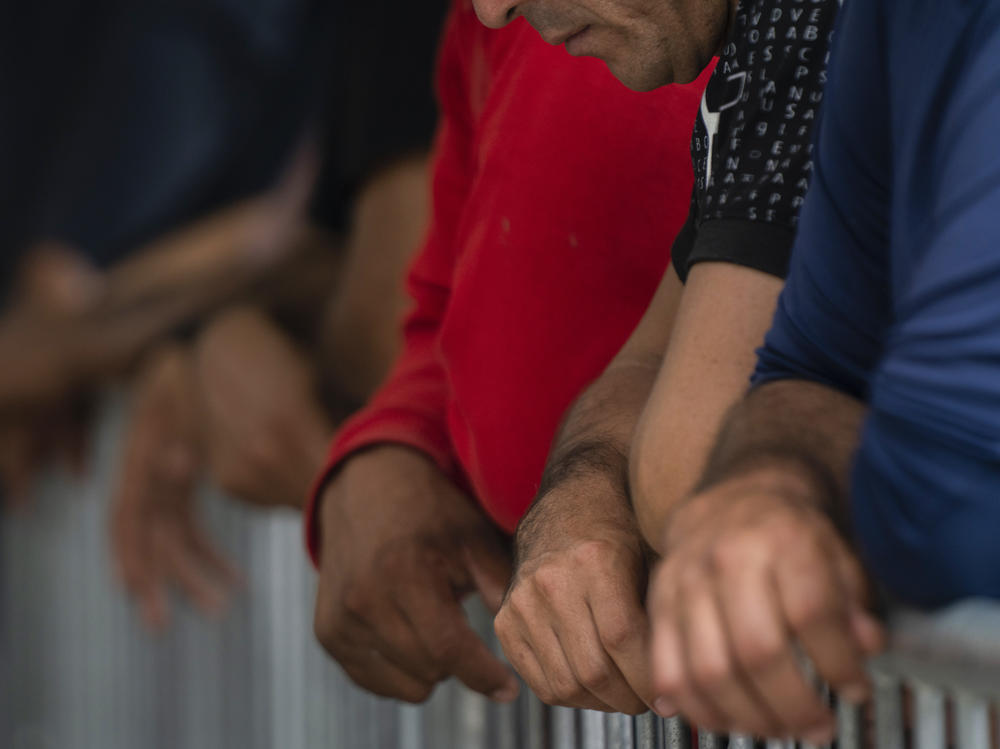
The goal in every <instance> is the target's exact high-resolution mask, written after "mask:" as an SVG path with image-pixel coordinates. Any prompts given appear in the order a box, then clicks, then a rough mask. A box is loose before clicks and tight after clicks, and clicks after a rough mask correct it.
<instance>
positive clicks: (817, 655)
mask: <svg viewBox="0 0 1000 749" xmlns="http://www.w3.org/2000/svg"><path fill="white" fill-rule="evenodd" d="M824 552H827V553H829V550H821V549H817V548H814V547H810V548H809V550H808V551H803V552H800V553H801V554H802V555H803V556H802V558H800V559H793V560H790V561H789V562H788V563H785V564H778V565H776V567H775V571H774V579H775V584H776V586H777V591H778V596H779V600H780V602H781V607H782V610H783V611H784V616H785V619H786V621H787V623H788V626H789V628H790V629H791V631H792V633H793V635H794V636H795V637H796V638H797V640H798V641H799V643H800V644H801V645H802V648H803V650H804V651H805V653H806V655H808V656H809V658H810V659H811V661H812V664H813V666H814V667H815V668H816V671H817V673H818V674H819V676H820V677H821V678H823V679H824V680H825V681H826V682H827V684H829V685H830V688H831V689H833V690H835V691H837V692H839V693H841V694H843V695H844V696H845V697H846V698H847V699H848V700H850V701H851V702H862V701H864V700H865V699H866V698H867V697H868V695H869V694H870V692H871V686H870V682H869V680H868V675H867V672H866V671H865V659H866V656H865V653H864V651H863V648H862V646H861V644H860V643H858V642H857V640H856V639H855V637H854V632H853V630H852V628H851V623H850V617H849V615H848V611H849V609H850V608H852V607H853V604H854V601H852V600H850V599H849V595H850V594H849V592H848V590H847V589H846V588H845V587H844V584H843V582H842V578H840V576H839V575H838V574H837V571H836V566H835V565H836V563H835V560H834V558H833V557H831V556H826V555H825V554H824ZM836 553H837V551H836V550H834V551H833V554H836Z"/></svg>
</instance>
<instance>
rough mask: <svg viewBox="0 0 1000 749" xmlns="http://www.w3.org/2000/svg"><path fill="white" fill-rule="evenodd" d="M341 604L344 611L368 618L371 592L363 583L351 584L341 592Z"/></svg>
mask: <svg viewBox="0 0 1000 749" xmlns="http://www.w3.org/2000/svg"><path fill="white" fill-rule="evenodd" d="M341 605H342V606H343V607H344V611H345V612H347V613H348V614H351V615H353V616H356V617H358V618H361V619H364V618H367V614H368V612H369V610H370V608H371V599H370V595H369V593H368V592H367V591H366V590H365V586H363V585H350V586H348V587H347V588H346V589H345V590H344V591H343V593H342V594H341Z"/></svg>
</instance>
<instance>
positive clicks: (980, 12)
mask: <svg viewBox="0 0 1000 749" xmlns="http://www.w3.org/2000/svg"><path fill="white" fill-rule="evenodd" d="M814 170H815V172H814V174H813V176H812V183H811V187H810V191H809V195H808V197H807V198H806V202H805V205H804V206H803V209H802V214H801V218H800V224H799V234H798V237H797V239H796V245H795V250H794V252H793V258H792V264H791V269H790V274H789V280H788V284H787V286H786V288H785V290H784V293H783V294H782V296H781V299H780V302H779V305H778V311H777V314H776V317H775V321H774V326H773V328H772V330H771V331H770V333H769V334H768V336H767V339H766V342H765V345H764V348H763V349H762V350H761V352H760V359H759V363H758V368H757V373H756V375H755V382H756V383H761V382H766V381H770V380H775V379H780V378H789V377H793V378H805V379H810V380H815V381H818V382H822V383H826V384H828V385H830V386H832V387H834V388H837V389H839V390H842V391H845V392H848V393H850V394H852V395H854V396H857V397H858V398H861V399H863V400H865V401H866V402H867V403H868V404H869V406H870V412H869V415H868V417H867V420H866V422H865V425H864V429H863V433H862V436H861V444H860V448H859V452H858V456H857V458H856V460H855V464H854V469H853V476H852V514H853V519H854V527H855V530H856V533H857V536H858V540H859V542H860V545H861V547H862V550H863V553H864V556H865V558H866V562H867V563H868V564H869V566H870V568H871V569H872V570H873V572H874V573H875V574H876V576H877V577H878V578H879V579H880V580H881V581H882V582H883V583H884V584H885V585H886V586H887V587H888V588H889V589H890V590H891V591H892V592H894V593H896V594H897V595H900V596H902V597H903V598H905V599H907V600H909V601H911V602H913V603H918V604H938V603H944V602H947V601H949V600H951V599H954V598H958V597H962V596H966V595H989V596H1000V2H997V0H964V1H962V2H959V1H958V0H954V1H950V2H942V0H848V1H847V2H846V3H845V4H844V9H843V11H842V15H841V17H840V21H839V25H838V28H837V33H836V37H835V40H834V52H833V58H832V60H831V63H830V79H829V83H828V86H827V90H826V99H825V102H824V105H823V114H822V117H821V122H820V125H819V131H818V134H817V144H816V148H815V150H814Z"/></svg>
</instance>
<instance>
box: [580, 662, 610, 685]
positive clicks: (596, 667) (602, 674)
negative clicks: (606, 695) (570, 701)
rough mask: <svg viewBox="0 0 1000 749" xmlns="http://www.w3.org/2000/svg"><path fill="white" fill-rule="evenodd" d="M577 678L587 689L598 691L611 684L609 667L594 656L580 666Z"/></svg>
mask: <svg viewBox="0 0 1000 749" xmlns="http://www.w3.org/2000/svg"><path fill="white" fill-rule="evenodd" d="M579 678H580V683H581V684H583V686H584V687H586V689H587V690H588V691H590V692H600V691H603V690H604V689H606V688H607V687H609V686H610V685H611V668H610V667H609V666H608V664H607V663H605V662H603V661H602V660H599V659H596V658H595V659H593V660H591V661H588V662H587V663H585V664H583V665H582V666H581V667H580V673H579Z"/></svg>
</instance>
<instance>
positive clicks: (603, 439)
mask: <svg viewBox="0 0 1000 749" xmlns="http://www.w3.org/2000/svg"><path fill="white" fill-rule="evenodd" d="M658 364H659V359H658V357H655V356H649V357H635V358H630V359H628V360H626V361H616V362H614V363H613V364H611V365H610V366H609V367H608V369H606V370H605V371H604V373H603V374H602V375H601V376H600V377H599V378H598V379H597V380H595V381H594V382H593V383H591V385H590V386H589V387H588V388H587V389H586V390H584V391H583V393H582V394H581V395H580V397H579V398H578V399H577V400H576V402H575V403H574V404H573V406H572V407H571V408H570V409H569V411H567V413H566V417H565V418H564V420H563V424H562V426H561V428H560V429H559V432H558V434H557V435H556V439H555V442H554V444H553V447H552V451H551V452H550V455H549V460H548V462H547V464H546V466H545V472H544V474H543V475H542V483H541V486H540V488H539V490H538V499H536V502H535V505H534V506H533V507H532V509H531V510H529V511H528V514H527V515H526V516H525V519H524V520H523V521H522V523H521V527H520V528H519V530H518V538H519V541H521V540H524V541H527V540H528V538H527V537H528V536H529V535H530V526H531V525H532V521H533V520H534V519H535V518H536V517H537V515H538V514H539V512H538V511H539V509H540V507H539V505H540V504H544V498H545V496H546V495H547V494H549V492H551V491H552V490H553V489H554V488H556V487H558V486H561V485H563V484H565V483H566V482H569V481H571V480H589V479H593V480H595V481H599V482H601V484H602V486H603V487H604V489H605V491H603V492H601V494H602V495H603V496H607V497H609V498H618V499H620V500H621V502H622V504H625V503H627V502H628V450H629V445H630V444H631V441H632V433H633V431H634V430H635V424H636V422H637V421H638V419H639V414H640V413H641V412H642V407H643V405H644V404H645V402H646V398H647V397H648V396H649V391H650V389H651V388H652V386H653V382H654V380H655V379H656V371H657V367H658ZM591 496H593V495H591Z"/></svg>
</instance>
